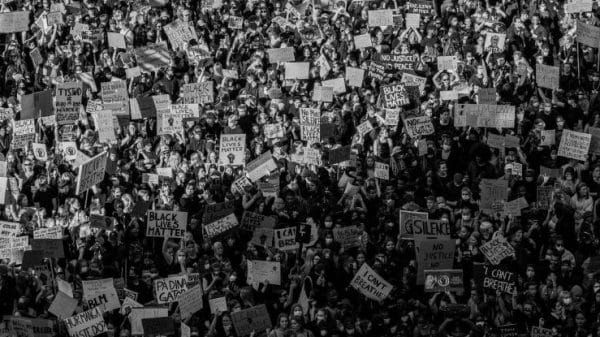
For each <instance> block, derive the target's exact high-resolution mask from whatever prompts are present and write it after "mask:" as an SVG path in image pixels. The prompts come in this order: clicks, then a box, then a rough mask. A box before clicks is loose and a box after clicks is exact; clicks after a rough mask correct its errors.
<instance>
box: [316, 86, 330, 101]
mask: <svg viewBox="0 0 600 337" xmlns="http://www.w3.org/2000/svg"><path fill="white" fill-rule="evenodd" d="M312 100H313V101H315V102H333V88H332V87H324V86H315V88H314V89H313V96H312Z"/></svg>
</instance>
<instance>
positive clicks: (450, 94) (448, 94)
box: [440, 90, 458, 101]
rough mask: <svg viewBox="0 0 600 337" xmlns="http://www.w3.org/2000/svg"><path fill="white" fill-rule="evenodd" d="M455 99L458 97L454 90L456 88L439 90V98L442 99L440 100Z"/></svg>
mask: <svg viewBox="0 0 600 337" xmlns="http://www.w3.org/2000/svg"><path fill="white" fill-rule="evenodd" d="M457 99H458V91H456V90H443V91H440V100H442V101H455V100H457Z"/></svg>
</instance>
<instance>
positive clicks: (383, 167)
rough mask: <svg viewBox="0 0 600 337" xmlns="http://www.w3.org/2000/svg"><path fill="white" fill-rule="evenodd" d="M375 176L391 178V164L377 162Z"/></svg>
mask: <svg viewBox="0 0 600 337" xmlns="http://www.w3.org/2000/svg"><path fill="white" fill-rule="evenodd" d="M374 175H375V178H379V179H384V180H390V165H388V164H385V163H380V162H375V172H374Z"/></svg>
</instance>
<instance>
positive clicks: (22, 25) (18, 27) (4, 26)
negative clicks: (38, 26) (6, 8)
mask: <svg viewBox="0 0 600 337" xmlns="http://www.w3.org/2000/svg"><path fill="white" fill-rule="evenodd" d="M29 23H30V20H29V11H20V12H8V13H0V33H2V34H7V33H18V32H25V31H27V30H29Z"/></svg>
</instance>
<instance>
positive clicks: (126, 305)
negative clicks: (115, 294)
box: [119, 297, 144, 315]
mask: <svg viewBox="0 0 600 337" xmlns="http://www.w3.org/2000/svg"><path fill="white" fill-rule="evenodd" d="M143 307H144V306H143V305H142V304H140V303H138V302H137V301H136V300H134V299H132V298H131V297H125V298H124V299H123V304H122V305H121V310H120V311H119V312H120V314H121V315H127V314H128V313H129V312H130V311H131V308H143Z"/></svg>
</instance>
